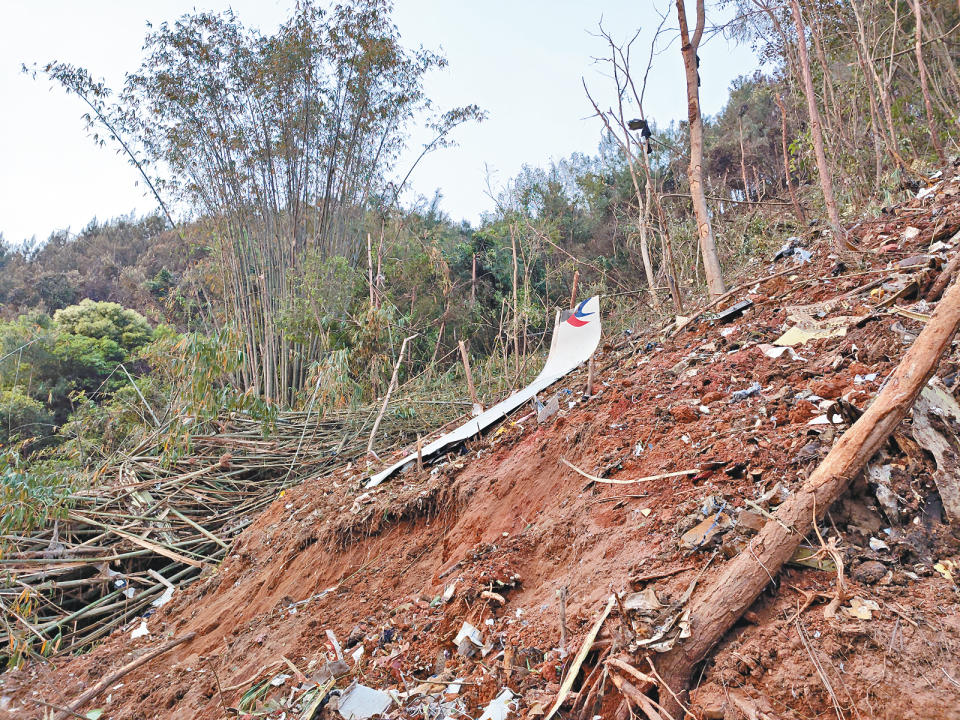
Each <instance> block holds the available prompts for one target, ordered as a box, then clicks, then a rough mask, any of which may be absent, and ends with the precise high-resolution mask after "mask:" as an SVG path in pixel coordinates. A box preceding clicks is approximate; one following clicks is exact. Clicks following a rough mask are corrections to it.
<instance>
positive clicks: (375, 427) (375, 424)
mask: <svg viewBox="0 0 960 720" xmlns="http://www.w3.org/2000/svg"><path fill="white" fill-rule="evenodd" d="M415 337H416V335H410V336H409V337H405V338H404V339H403V342H402V343H400V352H399V353H397V362H396V364H395V365H394V366H393V377H391V378H390V386H389V387H388V388H387V394H386V396H385V397H384V398H383V406H382V407H381V408H380V412H379V414H378V415H377V419H376V420H374V422H373V430H371V431H370V439H369V440H368V441H367V455H371V454H372V453H373V439H374V438H375V437H376V435H377V430H378V429H379V427H380V421H381V420H383V414H384V413H385V412H386V411H387V405H389V404H390V395H391V394H392V393H393V388H394V387H395V386H396V384H397V375H399V374H400V365H401V364H402V363H403V351H404V350H406V349H407V343H408V342H410V341H411V340H413V339H414V338H415Z"/></svg>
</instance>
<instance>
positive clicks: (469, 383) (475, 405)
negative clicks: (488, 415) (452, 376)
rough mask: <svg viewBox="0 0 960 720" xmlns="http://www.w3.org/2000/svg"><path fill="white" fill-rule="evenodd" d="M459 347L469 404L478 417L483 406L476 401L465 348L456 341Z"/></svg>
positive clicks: (468, 357)
mask: <svg viewBox="0 0 960 720" xmlns="http://www.w3.org/2000/svg"><path fill="white" fill-rule="evenodd" d="M458 344H459V345H460V357H461V358H462V359H463V372H464V373H465V374H466V376H467V390H469V391H470V402H471V403H473V414H474V415H479V414H480V413H482V412H483V406H481V405H480V401H479V400H477V388H476V387H475V386H474V384H473V372H472V371H471V370H470V356H469V355H468V354H467V346H466V345H464V344H463V340H460V341H458Z"/></svg>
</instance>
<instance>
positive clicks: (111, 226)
mask: <svg viewBox="0 0 960 720" xmlns="http://www.w3.org/2000/svg"><path fill="white" fill-rule="evenodd" d="M688 4H689V5H691V7H689V8H685V7H684V3H683V0H677V2H676V7H673V6H670V7H668V10H669V12H666V13H665V14H664V16H663V18H662V21H661V22H660V29H659V30H658V32H657V34H656V39H655V41H654V44H653V46H652V47H649V48H647V47H638V46H637V45H635V43H634V42H631V41H630V39H629V36H627V37H626V38H618V37H617V36H616V35H614V34H608V33H607V32H606V31H602V33H601V36H600V38H599V39H598V42H599V43H601V45H602V47H601V52H600V53H598V54H601V55H602V56H603V57H605V58H606V59H605V60H604V61H603V62H604V63H605V73H604V77H605V78H606V81H605V83H600V82H598V81H593V82H592V84H589V85H585V88H584V89H585V94H584V104H585V107H588V108H590V107H592V109H593V111H594V112H595V122H596V127H597V136H598V146H597V150H596V153H595V154H593V155H590V156H587V155H580V154H575V155H571V156H570V157H568V158H566V159H564V160H562V161H560V162H557V163H554V164H552V165H550V166H548V167H527V168H525V169H524V170H523V172H521V173H520V174H519V175H518V176H517V177H515V178H513V179H511V180H510V181H509V182H508V183H506V184H505V185H504V186H503V187H500V188H497V189H495V190H493V191H492V192H491V209H490V210H489V212H488V213H487V214H486V215H485V216H484V218H483V221H482V222H480V223H478V224H477V225H476V226H472V225H469V224H467V223H456V222H453V221H451V219H450V218H449V217H448V216H447V215H446V214H445V213H444V211H443V198H442V195H441V194H439V193H438V194H437V195H436V196H435V197H433V198H420V199H418V200H416V201H414V202H404V201H402V198H404V197H407V196H408V195H406V194H405V193H404V191H405V190H406V189H407V188H406V185H407V183H408V180H409V178H410V176H411V174H412V173H413V172H415V171H416V167H415V166H416V163H414V164H413V166H412V167H405V166H401V164H400V163H399V158H400V156H401V150H402V149H403V148H404V147H405V145H406V143H407V139H408V134H409V130H410V128H411V127H413V126H415V125H416V126H418V127H428V128H430V130H431V132H432V139H431V140H430V141H429V142H428V143H427V144H425V145H424V146H423V148H422V154H421V155H420V157H423V156H424V155H426V154H428V153H434V152H442V151H443V149H444V147H446V146H448V145H450V144H452V143H455V142H456V139H457V129H458V127H460V126H461V125H463V124H464V123H474V122H482V121H483V120H484V118H485V112H484V110H483V109H482V108H480V107H477V106H474V105H468V106H463V107H456V108H440V109H438V108H436V107H435V106H434V104H433V103H431V102H430V98H428V97H427V96H426V95H425V91H424V78H425V77H426V76H427V75H428V74H429V73H430V72H431V71H432V70H434V69H436V68H440V67H443V66H445V64H446V60H445V59H444V58H443V57H442V56H440V55H438V54H435V53H433V52H430V51H427V50H423V49H412V48H409V47H406V46H405V45H404V43H403V39H402V38H401V37H400V35H399V33H398V30H397V28H396V27H395V26H394V24H393V22H392V20H391V13H392V7H391V3H390V2H389V1H388V0H355V1H353V2H349V3H345V4H339V5H332V6H330V7H327V6H325V5H323V4H321V3H317V2H309V1H305V2H300V3H298V4H297V7H296V9H295V11H294V12H293V13H292V14H291V16H290V17H289V18H288V20H287V21H286V22H285V23H284V24H283V25H282V26H281V27H279V28H278V29H277V30H276V31H275V32H273V33H270V34H265V33H263V32H260V31H258V30H255V29H253V28H249V27H247V26H245V25H244V24H243V22H242V19H241V18H239V17H237V16H235V15H234V14H233V13H230V12H227V13H221V14H213V13H206V12H199V11H198V12H195V13H192V14H189V15H186V16H184V17H182V18H180V19H179V20H177V21H176V22H172V23H164V24H162V25H160V26H158V27H156V28H153V29H151V30H150V32H149V34H148V35H147V36H146V38H145V43H144V50H143V60H142V65H141V66H140V67H139V68H137V69H134V70H132V71H131V72H129V74H128V75H127V76H126V82H125V83H124V85H123V87H120V88H108V87H106V86H105V85H103V84H102V83H101V82H99V81H98V80H97V79H96V76H95V74H94V73H95V72H96V69H94V68H91V69H90V70H87V69H84V68H80V67H76V66H74V65H71V64H69V63H65V62H51V63H49V64H45V65H40V66H32V67H25V68H24V70H25V71H26V72H28V73H30V74H32V75H34V76H35V77H36V79H37V82H51V83H52V84H53V85H54V86H55V87H58V88H60V89H62V90H63V91H64V92H67V93H72V94H75V95H76V96H78V97H79V98H81V99H82V100H83V101H84V102H85V103H86V106H87V108H88V113H87V115H86V116H85V118H86V121H87V125H88V130H89V134H90V136H91V138H92V140H93V141H94V142H96V143H98V144H102V145H104V146H105V147H109V148H113V149H116V150H118V151H119V152H121V153H122V154H123V155H124V156H125V157H126V158H127V159H128V160H129V161H130V163H131V164H133V165H134V166H135V167H136V168H137V170H138V171H139V172H140V174H141V176H142V181H143V182H142V184H143V186H144V187H146V188H147V189H148V192H149V193H150V195H151V197H153V198H154V199H155V200H156V202H157V206H158V210H157V213H156V214H155V215H151V216H149V217H143V218H134V217H125V218H117V219H113V220H108V221H105V222H101V221H96V220H95V221H93V222H91V223H90V225H89V226H88V227H86V228H84V229H83V230H82V231H80V232H79V233H77V234H69V233H66V232H63V233H55V234H53V235H52V236H51V237H49V238H48V239H47V240H46V241H44V242H40V243H37V244H35V245H34V246H31V247H15V246H11V245H9V244H6V245H4V246H3V247H2V248H0V313H2V317H3V321H2V323H0V358H2V359H0V443H2V454H0V469H2V472H3V475H2V484H0V491H2V493H3V498H2V499H3V502H4V507H5V511H6V514H5V516H4V520H3V523H2V526H3V527H4V528H11V527H19V526H20V525H22V524H23V523H25V522H29V521H30V519H31V518H33V519H40V518H43V517H44V516H45V513H46V512H47V510H48V509H49V507H51V506H55V505H56V504H57V502H58V498H60V497H62V496H63V493H64V491H65V490H66V489H69V488H72V487H76V486H78V485H83V484H85V483H89V482H91V479H92V478H94V477H95V474H96V471H97V468H99V467H101V466H102V464H103V463H105V462H108V461H109V459H110V458H111V456H112V455H113V453H115V452H117V451H119V450H120V449H121V448H123V447H128V446H130V445H131V444H134V445H135V444H136V443H138V442H141V441H142V440H143V439H144V438H146V437H153V436H157V435H159V436H160V437H162V440H161V441H160V445H161V446H162V447H164V448H165V449H166V451H168V452H170V453H175V452H177V448H182V447H183V446H184V445H185V444H189V439H190V434H191V432H192V431H193V429H194V428H197V427H199V426H201V425H202V424H203V423H204V422H211V421H215V420H216V418H218V417H220V416H222V415H223V414H224V413H247V414H250V415H251V416H252V417H254V418H256V419H260V420H263V421H264V423H267V424H269V423H270V422H271V420H272V419H273V418H275V417H276V416H277V413H282V412H285V411H288V410H303V409H305V408H308V407H309V408H312V409H315V410H316V411H317V412H320V413H323V412H326V411H331V410H342V409H349V408H356V407H359V406H361V405H365V404H369V403H372V402H374V401H375V400H377V399H378V398H380V399H382V398H383V397H384V395H385V393H387V392H388V389H389V387H390V385H391V377H392V376H393V375H394V368H395V367H397V368H398V371H397V381H398V385H399V387H400V388H401V391H399V392H398V393H397V395H396V397H395V399H394V402H393V405H392V406H391V409H390V412H391V413H395V414H403V413H408V414H409V413H414V412H418V410H417V408H422V407H423V406H422V405H418V404H417V402H416V399H417V398H425V397H430V398H434V399H445V400H449V401H451V402H453V401H462V400H464V398H465V397H466V384H465V378H464V373H465V370H464V363H463V362H462V360H461V355H460V352H459V347H460V342H461V341H462V342H463V343H464V344H465V347H466V348H467V349H468V353H469V357H470V358H472V360H473V373H474V375H475V380H476V382H477V387H478V390H479V393H480V395H481V397H482V399H484V400H485V401H487V400H490V399H493V398H496V397H498V396H500V395H502V394H503V393H505V392H507V391H509V390H510V389H511V388H516V387H518V386H520V385H522V384H523V382H524V381H525V379H527V378H529V377H531V376H532V375H533V374H535V373H536V371H537V369H538V367H539V364H540V362H541V359H540V358H542V356H543V353H544V352H545V349H546V347H547V344H548V343H549V332H550V329H551V327H552V325H553V319H554V312H555V310H556V309H558V308H566V307H569V305H570V302H571V296H572V294H574V295H576V296H577V297H584V296H586V295H587V294H602V295H603V296H604V297H605V302H607V303H608V305H607V308H609V310H605V313H609V314H610V315H611V316H612V320H611V321H610V322H611V323H612V324H611V325H609V326H608V332H612V333H622V332H625V331H626V332H629V331H631V329H635V328H637V327H641V326H644V325H648V324H651V323H659V322H665V321H667V320H669V319H672V318H673V317H674V316H677V315H680V316H682V315H684V313H685V312H687V311H688V310H689V308H691V307H692V305H693V304H695V303H696V302H698V301H699V299H700V298H702V297H705V296H709V297H718V296H719V295H721V294H722V293H723V292H725V291H726V290H727V289H728V288H729V287H731V286H732V285H734V284H736V278H737V277H738V276H739V275H740V274H741V273H742V272H743V271H744V269H746V268H751V267H755V266H756V264H757V263H762V262H766V260H767V258H768V257H769V254H768V251H769V250H771V249H774V248H779V247H780V246H782V245H783V244H784V243H785V242H793V243H795V244H800V245H802V244H805V243H808V242H810V241H811V239H812V238H814V237H818V236H824V237H830V238H831V242H832V243H833V247H834V249H835V253H836V256H837V260H838V262H842V263H845V264H846V265H847V266H851V267H855V266H856V264H857V262H858V260H857V252H858V249H857V247H856V246H855V244H854V243H851V242H849V241H848V240H847V236H846V230H845V227H846V225H847V224H848V221H849V219H851V218H853V217H856V216H859V215H860V214H862V213H865V212H866V213H873V214H880V213H882V212H883V211H884V208H885V207H887V206H889V205H890V204H891V203H892V202H895V201H896V200H898V199H902V198H904V197H906V196H907V194H908V193H910V192H913V191H915V190H916V187H917V183H916V181H917V178H918V177H919V175H920V174H921V173H923V172H926V171H928V170H929V169H930V168H933V167H935V166H937V165H938V163H941V162H942V161H944V160H945V159H946V158H947V156H949V155H954V154H956V152H957V140H958V137H960V128H958V125H957V123H958V107H960V76H958V72H957V67H958V59H960V45H958V43H957V37H958V34H957V27H958V24H960V7H958V5H957V4H956V3H953V2H952V1H950V2H948V1H947V0H931V1H929V2H921V1H920V0H892V1H890V2H885V1H877V0H851V1H850V2H820V1H819V0H728V1H727V2H725V3H723V5H724V7H725V8H726V9H727V10H728V11H730V14H731V17H732V18H733V19H732V20H731V21H730V22H729V23H728V24H726V25H725V26H723V27H706V20H705V14H704V7H703V2H698V3H696V7H695V8H694V7H692V5H693V3H688ZM678 10H679V14H678V12H677V11H678ZM688 11H689V24H688ZM678 23H679V38H677V37H676V27H677V24H678ZM688 25H689V26H688ZM671 28H672V29H671ZM718 32H722V33H724V34H726V35H727V36H729V37H734V38H736V39H737V40H738V41H739V42H742V43H747V44H749V45H751V46H752V47H753V48H754V50H755V51H756V53H757V54H758V56H759V57H760V58H761V60H762V63H763V65H762V66H763V68H764V71H763V72H762V73H761V72H758V73H756V74H753V75H750V76H744V77H741V78H739V79H738V80H737V81H736V82H735V83H734V84H733V86H732V87H731V88H730V93H729V100H728V101H727V103H726V106H725V107H724V108H723V109H722V110H721V111H720V112H719V113H717V114H716V115H714V116H703V115H702V114H701V112H700V105H699V94H698V86H699V83H700V74H704V75H706V74H708V73H709V68H706V67H703V68H698V64H699V59H698V56H697V47H698V45H699V43H701V42H702V41H703V37H704V35H705V34H708V33H718ZM681 55H682V56H683V61H684V64H685V67H686V78H687V86H686V94H687V99H688V108H689V117H688V119H687V120H686V121H683V122H677V123H670V124H663V123H658V122H657V118H656V117H653V116H649V115H646V114H645V103H646V106H649V105H650V102H649V98H646V97H645V91H646V87H645V82H646V79H647V77H648V75H649V72H650V71H651V68H655V67H656V65H657V64H658V63H665V62H668V61H677V58H679V57H680V56H681ZM588 61H589V60H588V59H586V58H585V63H586V62H588ZM683 91H684V90H683V89H679V90H678V92H683ZM405 338H409V342H407V343H406V344H404V340H405ZM404 351H405V352H404Z"/></svg>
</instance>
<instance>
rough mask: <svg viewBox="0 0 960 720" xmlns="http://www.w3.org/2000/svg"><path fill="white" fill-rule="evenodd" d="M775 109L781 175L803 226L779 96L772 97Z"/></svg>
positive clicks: (784, 113)
mask: <svg viewBox="0 0 960 720" xmlns="http://www.w3.org/2000/svg"><path fill="white" fill-rule="evenodd" d="M773 99H774V101H775V102H776V103H777V107H778V108H780V144H781V146H782V147H783V174H784V180H785V181H786V183H787V192H788V193H790V201H791V202H792V203H793V211H794V212H795V213H796V214H797V221H798V222H799V223H800V224H801V225H805V224H806V222H807V218H806V217H805V216H804V214H803V208H802V207H800V199H799V198H798V197H797V191H796V190H794V188H793V182H792V181H791V179H790V153H789V151H788V150H787V108H786V107H784V104H783V98H782V97H780V95H775V96H774V98H773Z"/></svg>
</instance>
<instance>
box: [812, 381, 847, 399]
mask: <svg viewBox="0 0 960 720" xmlns="http://www.w3.org/2000/svg"><path fill="white" fill-rule="evenodd" d="M845 385H846V383H845V382H844V381H842V380H840V379H838V378H834V379H833V380H821V381H820V382H815V383H814V384H813V385H811V386H810V389H811V390H813V391H814V392H815V393H816V394H817V395H819V396H820V397H822V398H824V399H825V400H836V399H837V398H838V397H840V396H841V395H842V394H843V389H844V386H845Z"/></svg>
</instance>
